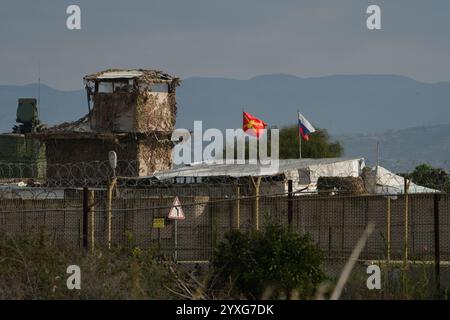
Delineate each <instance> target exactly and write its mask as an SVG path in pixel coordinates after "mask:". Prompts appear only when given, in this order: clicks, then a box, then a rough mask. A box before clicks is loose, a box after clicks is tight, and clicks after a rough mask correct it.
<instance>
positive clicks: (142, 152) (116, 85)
mask: <svg viewBox="0 0 450 320" xmlns="http://www.w3.org/2000/svg"><path fill="white" fill-rule="evenodd" d="M84 82H85V86H86V92H87V99H88V114H87V115H86V116H84V117H83V118H81V119H79V120H77V121H75V122H70V123H63V124H60V125H57V126H54V127H51V128H49V129H47V130H45V131H43V132H40V133H38V134H36V136H38V137H39V138H40V139H41V140H43V141H45V143H46V158H47V163H48V164H67V163H79V162H92V161H99V162H104V161H105V160H107V157H108V152H109V151H111V150H114V151H116V153H117V155H118V159H119V167H118V169H117V174H118V175H122V174H123V175H130V174H131V175H133V176H145V175H150V174H152V173H153V172H155V171H160V170H166V169H169V168H170V166H171V151H172V147H173V143H172V141H171V140H170V137H171V134H172V131H173V130H174V128H175V121H176V111H177V106H176V98H175V89H176V87H177V86H178V85H179V83H180V80H179V78H176V77H172V76H170V75H168V74H166V73H163V72H161V71H156V70H141V69H139V70H118V69H109V70H105V71H102V72H99V73H96V74H92V75H87V76H85V77H84ZM122 161H123V162H127V166H128V167H127V172H126V174H125V173H124V172H122V171H123V170H122V171H121V168H120V163H121V162H122ZM130 162H131V163H134V170H133V171H132V172H130V170H129V163H130ZM51 175H52V172H47V176H48V177H51ZM72 175H73V173H72ZM93 178H94V177H93Z"/></svg>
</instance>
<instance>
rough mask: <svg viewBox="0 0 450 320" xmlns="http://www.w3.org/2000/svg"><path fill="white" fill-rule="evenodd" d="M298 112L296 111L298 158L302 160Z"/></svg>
mask: <svg viewBox="0 0 450 320" xmlns="http://www.w3.org/2000/svg"><path fill="white" fill-rule="evenodd" d="M299 121H300V111H299V110H297V134H298V158H299V159H301V158H302V135H301V134H300V123H299Z"/></svg>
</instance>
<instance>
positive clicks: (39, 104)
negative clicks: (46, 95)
mask: <svg viewBox="0 0 450 320" xmlns="http://www.w3.org/2000/svg"><path fill="white" fill-rule="evenodd" d="M40 107H41V61H39V62H38V103H37V106H36V108H37V114H38V118H39V119H40V114H39V109H40Z"/></svg>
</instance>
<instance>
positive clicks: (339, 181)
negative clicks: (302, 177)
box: [317, 177, 367, 194]
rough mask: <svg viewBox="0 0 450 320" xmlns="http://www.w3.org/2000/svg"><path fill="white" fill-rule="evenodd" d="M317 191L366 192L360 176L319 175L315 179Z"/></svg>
mask: <svg viewBox="0 0 450 320" xmlns="http://www.w3.org/2000/svg"><path fill="white" fill-rule="evenodd" d="M317 190H319V192H325V193H327V192H338V193H346V194H366V193H367V192H366V189H365V187H364V181H363V179H362V178H360V177H320V178H319V179H318V180H317Z"/></svg>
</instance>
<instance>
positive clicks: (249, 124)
mask: <svg viewBox="0 0 450 320" xmlns="http://www.w3.org/2000/svg"><path fill="white" fill-rule="evenodd" d="M243 115H244V121H243V125H242V130H244V132H245V133H247V134H249V135H251V136H254V137H256V138H258V139H259V137H260V136H261V135H262V134H263V132H264V131H263V130H264V129H265V128H266V127H267V123H265V122H264V121H262V120H261V119H258V118H255V117H254V116H252V115H251V114H250V113H247V112H244V114H243Z"/></svg>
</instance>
